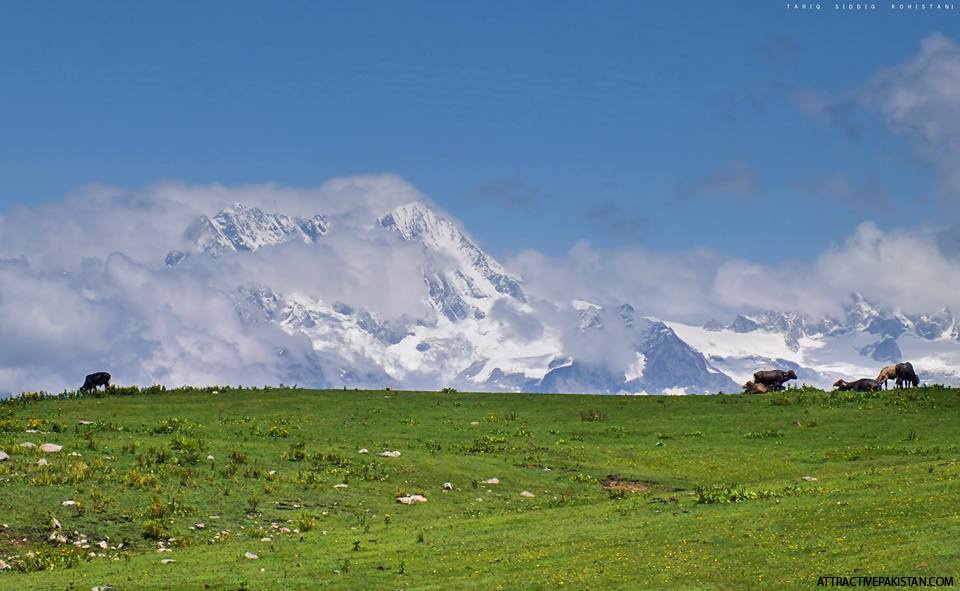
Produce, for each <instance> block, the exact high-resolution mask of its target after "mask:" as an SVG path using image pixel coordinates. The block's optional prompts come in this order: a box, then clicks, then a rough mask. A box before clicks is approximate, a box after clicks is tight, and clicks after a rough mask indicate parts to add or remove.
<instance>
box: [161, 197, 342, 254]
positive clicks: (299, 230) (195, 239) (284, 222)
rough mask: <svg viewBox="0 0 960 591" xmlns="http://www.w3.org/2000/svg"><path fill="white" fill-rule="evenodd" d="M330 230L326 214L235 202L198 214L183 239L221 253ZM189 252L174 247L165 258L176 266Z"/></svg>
mask: <svg viewBox="0 0 960 591" xmlns="http://www.w3.org/2000/svg"><path fill="white" fill-rule="evenodd" d="M328 230H329V222H328V221H327V218H326V217H324V216H323V215H315V216H313V217H312V218H301V217H295V218H291V217H290V216H287V215H284V214H281V213H264V212H263V211H262V210H260V209H258V208H256V207H246V206H245V205H243V204H241V203H235V204H233V205H232V206H231V207H228V208H226V209H223V210H221V211H220V212H219V213H217V214H216V215H215V216H213V217H212V218H209V217H207V216H205V215H202V216H200V217H199V218H197V220H196V221H194V222H193V224H191V225H190V227H188V228H187V230H186V232H185V233H184V239H185V240H186V241H187V242H188V243H190V245H191V247H192V249H193V250H195V251H196V252H202V253H206V254H208V255H210V256H212V257H215V258H216V257H219V256H221V255H222V254H223V253H225V252H229V251H249V252H253V251H255V250H257V249H259V248H262V247H264V246H270V245H274V244H282V243H284V242H288V241H291V240H299V241H302V242H305V243H311V242H315V241H316V240H317V239H318V238H320V237H321V236H323V235H324V234H326V233H327V231H328ZM187 254H189V253H185V252H183V251H179V250H175V251H171V252H170V253H169V254H168V255H167V258H166V262H167V265H168V266H171V267H173V266H176V265H177V264H179V263H180V262H181V261H182V260H183V259H184V258H185V257H186V256H187Z"/></svg>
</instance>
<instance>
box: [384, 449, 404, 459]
mask: <svg viewBox="0 0 960 591" xmlns="http://www.w3.org/2000/svg"><path fill="white" fill-rule="evenodd" d="M380 455H381V456H383V457H385V458H399V457H400V452H398V451H396V450H394V451H382V452H380Z"/></svg>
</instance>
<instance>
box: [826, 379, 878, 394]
mask: <svg viewBox="0 0 960 591" xmlns="http://www.w3.org/2000/svg"><path fill="white" fill-rule="evenodd" d="M833 387H834V388H835V389H837V390H853V391H854V392H873V391H874V390H879V389H880V382H878V381H877V380H871V379H870V378H861V379H859V380H854V381H852V382H847V381H845V380H837V381H836V382H834V383H833Z"/></svg>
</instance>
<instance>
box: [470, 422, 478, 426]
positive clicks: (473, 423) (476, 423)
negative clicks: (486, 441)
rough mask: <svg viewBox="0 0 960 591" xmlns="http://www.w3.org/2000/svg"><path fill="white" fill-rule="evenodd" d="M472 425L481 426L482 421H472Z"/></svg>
mask: <svg viewBox="0 0 960 591" xmlns="http://www.w3.org/2000/svg"><path fill="white" fill-rule="evenodd" d="M470 424H471V425H473V426H477V425H479V424H480V421H470Z"/></svg>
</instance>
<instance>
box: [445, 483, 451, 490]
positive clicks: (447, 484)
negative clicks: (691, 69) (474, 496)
mask: <svg viewBox="0 0 960 591" xmlns="http://www.w3.org/2000/svg"><path fill="white" fill-rule="evenodd" d="M443 490H453V483H451V482H444V483H443Z"/></svg>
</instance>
